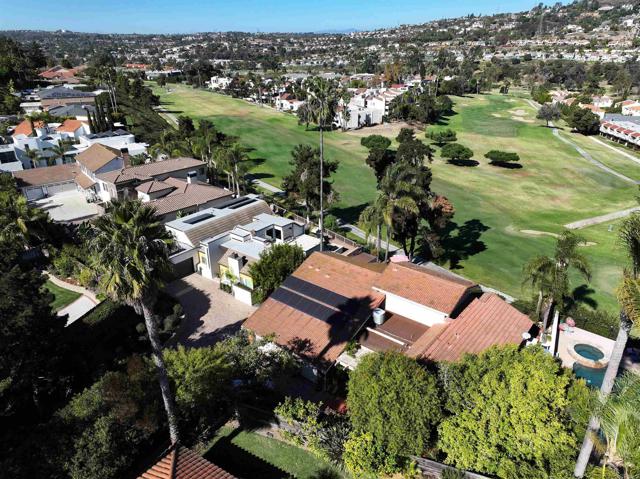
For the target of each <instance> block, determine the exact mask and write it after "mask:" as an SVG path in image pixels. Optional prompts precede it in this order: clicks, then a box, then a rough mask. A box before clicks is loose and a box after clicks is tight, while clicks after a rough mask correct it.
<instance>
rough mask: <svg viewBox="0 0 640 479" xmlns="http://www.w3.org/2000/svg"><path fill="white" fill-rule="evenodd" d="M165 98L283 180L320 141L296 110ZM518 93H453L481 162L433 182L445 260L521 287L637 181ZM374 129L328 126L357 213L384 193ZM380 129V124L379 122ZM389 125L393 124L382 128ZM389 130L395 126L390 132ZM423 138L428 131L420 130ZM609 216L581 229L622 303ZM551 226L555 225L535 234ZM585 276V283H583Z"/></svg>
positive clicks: (346, 207) (344, 199)
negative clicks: (444, 212) (366, 139)
mask: <svg viewBox="0 0 640 479" xmlns="http://www.w3.org/2000/svg"><path fill="white" fill-rule="evenodd" d="M154 88H155V92H156V93H157V94H159V95H160V97H161V100H162V102H163V105H164V106H165V107H166V108H168V109H169V110H171V111H174V112H176V113H178V114H181V113H184V114H187V115H190V116H192V117H193V118H195V119H200V118H209V119H212V120H213V121H214V123H216V125H217V126H218V127H219V128H220V129H221V130H222V131H223V132H224V133H227V134H231V135H237V136H238V137H240V140H241V142H242V143H243V144H245V145H246V146H250V147H253V148H254V152H253V153H252V158H254V159H256V166H255V168H254V172H255V173H258V176H259V177H261V178H262V179H263V180H264V181H267V182H269V183H272V184H274V185H279V182H280V180H281V178H282V176H283V175H285V174H287V172H288V171H289V164H288V162H289V154H290V151H291V149H292V148H293V146H295V145H296V144H297V143H310V144H314V145H315V144H317V140H318V138H317V133H316V132H313V131H305V129H304V126H300V125H298V124H297V121H296V118H295V117H293V116H291V115H286V114H282V113H278V112H275V111H274V110H272V109H270V108H267V107H264V108H261V107H259V106H257V105H252V104H249V103H247V102H244V101H242V100H237V99H233V98H230V97H227V96H223V95H219V94H215V93H210V92H206V91H200V90H194V89H192V88H190V87H187V86H182V85H178V86H176V85H171V88H172V89H173V92H172V93H167V92H166V90H164V89H161V88H158V87H154ZM514 93H515V94H514V95H507V96H505V95H498V94H492V95H479V96H478V95H469V96H466V97H453V98H452V99H453V101H454V104H455V107H454V110H455V114H453V115H451V116H450V117H449V118H448V119H446V120H445V121H442V122H441V124H440V125H437V126H432V127H429V128H430V129H437V128H447V127H449V128H453V129H454V130H456V131H457V132H458V139H459V142H460V143H463V144H464V145H466V146H468V147H470V148H471V149H472V150H474V152H475V159H476V160H477V161H478V162H479V165H478V166H475V167H462V166H455V165H451V164H448V163H447V162H445V161H444V160H442V159H441V158H439V156H438V155H439V151H438V150H439V149H438V148H436V150H437V153H436V158H435V160H434V162H433V164H432V165H431V167H432V169H433V176H434V179H433V190H434V191H436V192H437V193H439V194H444V195H445V196H447V197H448V198H449V199H450V200H451V201H452V202H453V205H454V206H455V208H456V215H455V217H454V221H455V223H456V224H457V227H456V228H455V229H454V230H453V231H452V234H451V238H450V239H449V241H448V247H449V249H450V250H452V253H451V255H450V257H448V258H446V263H445V265H446V266H448V267H450V268H452V269H456V270H457V272H458V273H460V274H462V275H465V276H467V277H469V278H471V279H473V280H475V281H478V282H481V283H483V284H486V285H488V286H491V287H494V288H497V289H499V290H502V291H504V292H506V293H508V294H511V295H514V296H522V295H523V290H522V287H521V282H522V274H521V272H522V266H523V264H525V263H526V262H527V261H528V260H529V259H530V258H532V257H534V256H536V255H540V254H550V253H551V252H552V248H553V245H554V241H555V240H554V238H553V236H550V235H549V234H548V233H551V234H557V233H560V232H561V231H562V230H563V225H564V224H567V223H570V222H573V221H577V220H580V219H585V218H590V217H592V216H598V215H602V214H605V213H609V212H613V211H617V210H620V209H624V208H629V207H631V206H634V205H635V204H636V202H635V195H636V193H637V188H636V187H635V186H634V185H633V184H630V183H627V182H624V181H622V180H620V179H618V178H616V177H614V176H612V175H610V174H609V173H606V172H604V171H602V170H600V169H598V168H596V167H595V166H593V165H591V164H590V163H589V162H587V161H586V160H584V159H583V158H582V157H581V156H580V155H579V154H578V153H577V152H576V151H575V149H573V148H572V147H571V146H569V145H567V144H565V143H563V142H561V141H560V140H559V139H558V138H556V137H555V136H554V135H553V134H552V131H551V129H548V128H545V127H544V126H543V124H542V123H543V122H541V121H538V120H536V119H535V114H536V111H535V109H534V107H532V106H531V105H530V104H529V103H528V102H527V101H526V99H525V98H523V96H524V95H523V94H521V92H515V91H514ZM368 132H370V133H373V131H372V130H361V131H358V132H349V133H343V132H340V131H336V132H331V133H329V134H327V136H326V138H327V141H326V144H327V156H329V157H331V158H335V159H337V160H339V162H340V166H339V168H338V171H337V173H336V175H335V186H336V189H337V191H338V192H339V194H340V202H339V203H338V205H337V206H336V208H335V211H334V213H335V214H337V215H338V216H340V217H341V218H343V219H347V220H349V221H354V219H355V218H356V217H357V214H358V213H359V211H360V210H361V209H362V208H363V206H364V205H366V204H367V203H368V202H370V201H371V200H372V199H373V198H374V196H375V178H374V176H373V173H372V171H371V169H370V168H368V167H367V166H366V164H365V163H364V159H365V156H366V150H365V149H364V148H363V147H362V146H361V145H360V137H361V136H363V135H365V134H368ZM376 133H379V131H376ZM383 134H384V133H383ZM562 135H564V136H565V137H567V138H570V139H571V140H572V141H574V142H575V143H577V144H579V145H580V146H582V147H584V148H585V149H586V150H588V151H589V152H590V153H591V154H592V155H593V156H594V158H596V159H597V160H599V161H601V162H603V163H606V164H607V165H608V166H610V167H611V168H613V169H616V170H619V171H620V172H621V173H623V174H625V175H628V176H630V177H632V178H638V179H640V165H637V164H636V163H634V162H633V161H631V160H629V159H625V158H624V157H622V156H621V155H616V154H615V152H613V151H611V150H610V149H608V148H606V147H604V146H602V145H599V144H597V143H596V142H594V141H592V140H590V139H588V138H583V137H580V136H578V135H573V134H570V133H569V132H568V131H566V130H565V131H563V132H562ZM388 136H393V134H392V133H389V134H388ZM418 136H419V137H420V138H423V139H424V135H423V133H420V132H419V133H418ZM492 149H500V150H506V151H515V152H517V153H518V154H519V155H520V157H521V160H522V161H521V163H522V165H523V168H521V169H506V168H500V167H496V166H491V165H489V164H488V162H487V160H486V159H485V158H484V157H483V155H484V154H485V153H486V152H487V151H489V150H492ZM615 226H616V224H614V225H613V228H614V230H613V231H608V225H600V226H596V227H591V228H586V229H584V230H580V231H579V233H580V234H582V235H583V236H584V237H585V239H586V240H587V241H589V242H591V243H595V244H594V245H591V246H585V247H584V252H585V254H586V255H587V256H588V258H589V260H590V261H591V263H592V265H593V269H594V275H593V280H592V283H591V285H592V287H594V288H595V290H596V291H595V294H594V298H595V299H596V300H597V301H598V303H599V306H600V307H604V308H606V309H610V310H615V308H616V306H615V298H614V296H613V291H614V289H615V286H616V283H617V278H618V277H619V272H620V271H621V269H622V266H623V265H624V257H623V254H622V252H621V251H620V250H619V249H618V248H617V247H616V246H615V243H616V241H615ZM535 232H542V233H547V234H539V233H538V234H536V233H535ZM576 286H577V284H576Z"/></svg>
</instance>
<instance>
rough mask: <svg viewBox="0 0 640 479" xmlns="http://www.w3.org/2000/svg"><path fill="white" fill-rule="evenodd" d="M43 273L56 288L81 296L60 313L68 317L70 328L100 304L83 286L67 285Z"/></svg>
mask: <svg viewBox="0 0 640 479" xmlns="http://www.w3.org/2000/svg"><path fill="white" fill-rule="evenodd" d="M43 273H44V275H45V276H46V277H47V278H48V279H49V281H51V282H52V283H53V284H55V285H56V286H59V287H60V288H64V289H68V290H70V291H75V292H76V293H79V294H81V296H80V297H79V298H78V299H76V300H75V301H74V302H73V303H71V304H68V305H66V306H65V307H64V308H62V309H61V310H60V311H58V316H65V315H68V318H67V326H69V325H70V324H71V323H73V322H74V321H77V320H78V319H80V318H81V317H82V316H84V315H85V314H87V313H88V312H89V311H91V310H92V309H93V308H95V307H96V306H97V305H98V304H100V300H99V299H98V298H97V297H96V295H95V293H94V292H93V291H90V290H88V289H87V288H83V287H82V286H78V285H75V284H71V283H67V282H66V281H64V280H62V279H60V278H58V277H56V276H54V275H52V274H51V273H49V272H48V271H43Z"/></svg>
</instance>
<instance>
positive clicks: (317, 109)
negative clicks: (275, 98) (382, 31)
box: [307, 77, 339, 251]
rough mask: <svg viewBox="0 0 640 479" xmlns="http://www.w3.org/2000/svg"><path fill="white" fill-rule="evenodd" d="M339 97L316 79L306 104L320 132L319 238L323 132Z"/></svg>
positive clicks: (330, 86)
mask: <svg viewBox="0 0 640 479" xmlns="http://www.w3.org/2000/svg"><path fill="white" fill-rule="evenodd" d="M338 100H339V95H338V93H337V90H336V86H335V83H334V82H332V81H329V80H325V79H324V78H321V77H316V78H314V79H313V81H312V82H311V85H310V87H309V92H308V97H307V104H308V105H309V115H310V117H311V118H312V119H313V122H314V123H315V124H317V125H318V130H319V131H320V218H319V221H318V226H319V227H320V237H321V238H323V237H324V226H323V220H324V205H323V203H324V191H323V184H324V181H323V178H324V171H323V168H324V130H325V129H327V128H331V124H332V123H333V119H334V118H335V116H336V109H337V108H338ZM322 249H323V242H322V241H321V242H320V251H322Z"/></svg>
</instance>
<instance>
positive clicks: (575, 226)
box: [564, 206, 640, 230]
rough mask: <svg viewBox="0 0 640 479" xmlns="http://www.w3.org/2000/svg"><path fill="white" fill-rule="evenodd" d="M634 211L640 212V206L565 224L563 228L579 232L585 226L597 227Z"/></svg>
mask: <svg viewBox="0 0 640 479" xmlns="http://www.w3.org/2000/svg"><path fill="white" fill-rule="evenodd" d="M634 211H640V206H634V207H633V208H627V209H626V210H621V211H614V212H613V213H607V214H606V215H600V216H594V217H593V218H586V219H584V220H579V221H574V222H573V223H567V224H566V225H564V227H565V228H567V229H570V230H579V229H580V228H586V227H587V226H593V225H599V224H601V223H607V222H609V221H613V220H617V219H619V218H625V217H627V216H629V215H630V214H631V213H633V212H634Z"/></svg>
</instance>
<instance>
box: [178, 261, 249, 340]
mask: <svg viewBox="0 0 640 479" xmlns="http://www.w3.org/2000/svg"><path fill="white" fill-rule="evenodd" d="M166 291H167V293H168V294H170V295H171V296H173V297H174V298H176V299H177V300H178V301H180V304H181V305H182V308H183V309H184V313H185V317H184V319H183V321H182V324H181V325H180V327H179V328H178V331H177V332H176V335H175V336H174V337H173V338H172V339H171V340H170V341H169V345H175V344H182V345H184V346H192V347H201V346H210V345H212V344H214V343H216V342H217V341H219V340H220V339H223V338H224V337H225V336H227V335H230V334H233V333H235V332H237V331H238V330H239V329H240V326H241V325H242V323H243V322H244V320H245V319H247V317H249V315H250V314H251V313H253V312H254V311H255V310H256V308H255V307H253V306H248V305H246V304H244V303H241V302H240V301H238V300H237V299H235V298H234V297H233V296H231V295H230V294H228V293H225V292H224V291H222V290H221V289H220V285H219V282H218V281H217V280H214V281H212V280H210V279H207V278H204V277H202V276H200V275H199V274H198V273H193V274H191V275H189V276H185V277H184V278H182V279H178V280H176V281H173V282H172V283H169V284H168V285H167V287H166Z"/></svg>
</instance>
